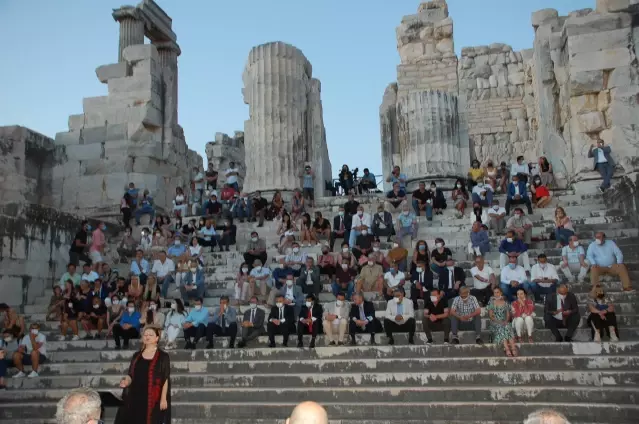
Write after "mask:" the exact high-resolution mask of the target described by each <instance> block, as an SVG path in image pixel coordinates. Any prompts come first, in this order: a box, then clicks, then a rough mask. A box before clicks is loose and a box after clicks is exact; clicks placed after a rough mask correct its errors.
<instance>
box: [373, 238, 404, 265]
mask: <svg viewBox="0 0 639 424" xmlns="http://www.w3.org/2000/svg"><path fill="white" fill-rule="evenodd" d="M399 249H401V248H399ZM407 252H408V251H407ZM368 259H372V260H374V261H375V263H376V264H380V265H381V266H382V268H384V269H388V262H387V261H386V255H384V252H382V250H381V243H380V242H379V240H375V241H374V242H373V251H372V252H371V253H369V254H368Z"/></svg>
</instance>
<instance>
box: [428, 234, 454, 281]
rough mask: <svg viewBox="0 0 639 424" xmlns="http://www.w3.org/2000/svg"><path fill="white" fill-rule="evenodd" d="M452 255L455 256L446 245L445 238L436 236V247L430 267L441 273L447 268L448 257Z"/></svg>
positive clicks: (432, 253) (431, 256) (431, 255)
mask: <svg viewBox="0 0 639 424" xmlns="http://www.w3.org/2000/svg"><path fill="white" fill-rule="evenodd" d="M450 256H453V252H451V251H450V249H449V248H447V247H446V244H445V243H444V239H441V238H436V239H435V249H434V250H433V251H432V252H431V254H430V258H431V265H430V269H432V270H433V272H434V273H435V274H437V275H439V274H440V272H442V271H445V270H446V259H448V257H450Z"/></svg>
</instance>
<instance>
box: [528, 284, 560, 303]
mask: <svg viewBox="0 0 639 424" xmlns="http://www.w3.org/2000/svg"><path fill="white" fill-rule="evenodd" d="M533 284H534V288H533V291H534V293H535V300H536V301H538V302H541V300H542V299H541V295H544V296H545V295H548V294H554V293H556V292H557V283H553V284H552V285H551V286H550V287H542V286H540V285H539V284H535V283H533Z"/></svg>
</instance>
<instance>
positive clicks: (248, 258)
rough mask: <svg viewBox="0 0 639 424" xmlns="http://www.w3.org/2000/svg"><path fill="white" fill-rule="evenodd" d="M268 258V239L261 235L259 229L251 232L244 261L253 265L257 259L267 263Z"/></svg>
mask: <svg viewBox="0 0 639 424" xmlns="http://www.w3.org/2000/svg"><path fill="white" fill-rule="evenodd" d="M266 258H267V255H266V241H264V239H263V238H260V237H259V235H258V234H257V231H253V232H251V240H249V242H248V244H247V245H246V253H244V262H246V263H247V264H248V266H249V267H251V266H252V264H253V262H255V260H256V259H259V260H260V262H261V263H262V264H265V263H266Z"/></svg>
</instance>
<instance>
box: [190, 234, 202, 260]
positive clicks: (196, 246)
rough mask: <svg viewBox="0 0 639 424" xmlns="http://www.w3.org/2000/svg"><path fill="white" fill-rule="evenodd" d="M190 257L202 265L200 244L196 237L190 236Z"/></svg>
mask: <svg viewBox="0 0 639 424" xmlns="http://www.w3.org/2000/svg"><path fill="white" fill-rule="evenodd" d="M187 256H189V257H190V258H191V259H195V260H196V261H198V263H199V264H200V265H204V257H203V255H202V246H201V245H200V242H199V241H198V240H197V237H193V238H191V244H190V245H189V251H188V255H187Z"/></svg>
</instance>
